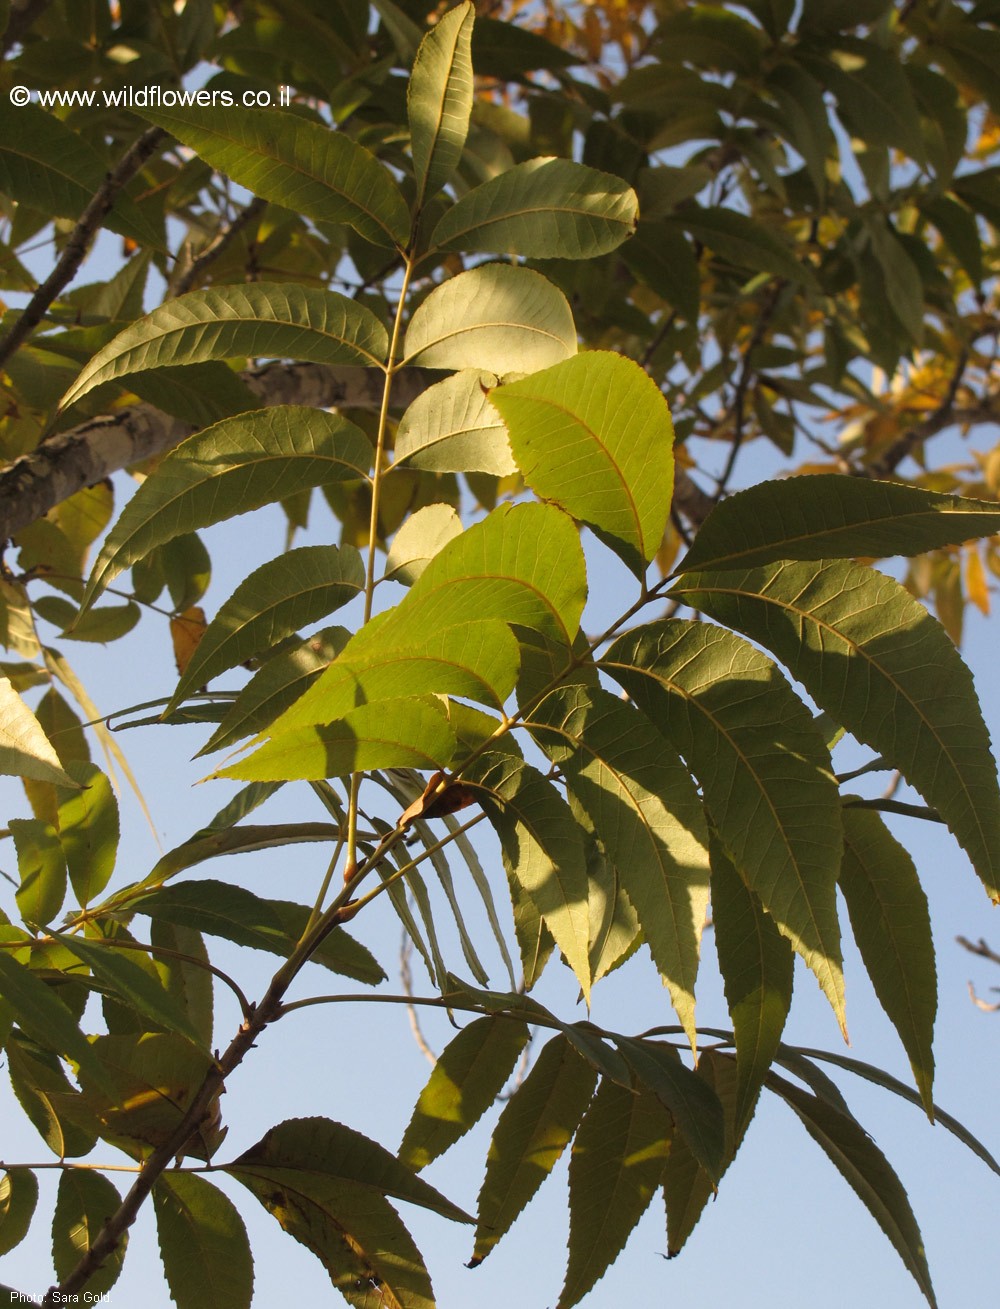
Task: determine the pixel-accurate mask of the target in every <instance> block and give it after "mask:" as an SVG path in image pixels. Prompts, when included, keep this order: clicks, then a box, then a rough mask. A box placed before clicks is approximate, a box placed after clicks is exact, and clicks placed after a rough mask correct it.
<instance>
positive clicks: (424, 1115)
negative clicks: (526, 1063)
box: [399, 1015, 528, 1170]
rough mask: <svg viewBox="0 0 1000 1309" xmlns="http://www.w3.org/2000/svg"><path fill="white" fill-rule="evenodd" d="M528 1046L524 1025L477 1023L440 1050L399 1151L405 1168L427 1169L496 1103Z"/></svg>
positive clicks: (506, 1021)
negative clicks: (522, 1052)
mask: <svg viewBox="0 0 1000 1309" xmlns="http://www.w3.org/2000/svg"><path fill="white" fill-rule="evenodd" d="M527 1040H528V1028H527V1026H526V1025H525V1024H524V1023H523V1022H516V1021H511V1020H510V1019H507V1018H503V1017H498V1016H496V1015H494V1016H492V1017H489V1018H477V1019H476V1020H475V1021H474V1022H472V1023H470V1024H469V1026H468V1027H466V1028H464V1029H463V1030H462V1031H461V1032H460V1033H459V1034H458V1036H456V1037H455V1038H454V1039H453V1040H452V1041H450V1042H449V1043H448V1045H447V1046H446V1047H445V1049H444V1050H442V1052H441V1054H440V1056H439V1058H438V1061H437V1063H436V1064H435V1065H434V1071H433V1072H432V1073H431V1075H430V1079H429V1080H428V1082H427V1085H426V1086H425V1087H424V1089H423V1090H422V1091H421V1092H420V1098H419V1100H418V1101H417V1104H416V1108H415V1109H414V1110H413V1116H412V1117H411V1119H410V1121H409V1124H408V1125H407V1128H406V1131H405V1132H404V1133H403V1140H402V1142H401V1144H400V1147H399V1159H400V1162H401V1163H404V1164H406V1166H407V1167H409V1168H412V1169H414V1170H419V1169H421V1168H426V1167H427V1165H428V1164H429V1163H431V1161H432V1160H434V1159H436V1158H437V1157H438V1156H439V1155H442V1154H444V1152H445V1151H446V1150H448V1149H450V1148H451V1147H452V1146H453V1145H454V1144H455V1142H456V1141H457V1140H459V1139H460V1138H461V1137H463V1136H464V1135H465V1133H466V1132H468V1131H469V1130H470V1129H471V1128H472V1127H474V1126H475V1124H476V1123H477V1122H478V1121H479V1119H480V1118H481V1117H482V1116H483V1114H484V1113H485V1112H486V1111H487V1109H489V1108H490V1107H491V1106H492V1105H493V1104H494V1102H495V1101H496V1098H497V1096H498V1095H499V1094H500V1092H501V1091H502V1090H503V1088H504V1083H505V1082H506V1081H507V1079H508V1077H509V1076H510V1075H511V1073H512V1072H513V1070H514V1065H515V1064H516V1063H517V1060H518V1058H519V1056H520V1054H521V1051H522V1050H523V1049H524V1047H525V1045H526V1044H527Z"/></svg>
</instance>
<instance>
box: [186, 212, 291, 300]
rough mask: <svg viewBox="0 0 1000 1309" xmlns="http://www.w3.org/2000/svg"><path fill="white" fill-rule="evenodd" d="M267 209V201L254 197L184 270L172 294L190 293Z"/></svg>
mask: <svg viewBox="0 0 1000 1309" xmlns="http://www.w3.org/2000/svg"><path fill="white" fill-rule="evenodd" d="M266 208H267V201H266V200H262V199H261V198H260V196H259V195H258V196H254V198H253V199H252V200H251V201H250V203H249V204H248V205H247V206H246V208H244V209H241V210H240V212H239V213H238V214H237V215H236V217H235V218H234V219H233V221H232V222H231V223H230V224H229V226H228V227H224V228H223V229H222V231H221V232H217V233H216V235H215V236H214V237H212V239H211V241H209V243H208V244H207V245H206V246H205V248H204V249H203V250H202V251H200V252H199V253H198V254H197V255H196V256H195V258H194V259H193V260H192V261H191V263H190V264H189V265H188V267H187V268H186V269H185V270H184V272H183V273H182V274H181V276H180V277H178V279H177V281H176V282H174V284H173V286H172V287H171V288H170V294H171V295H174V296H178V295H183V294H184V292H185V291H190V290H191V288H192V287H193V286H194V285H195V283H196V282H198V281H199V279H200V278H201V275H202V273H203V272H204V271H205V269H206V268H208V267H210V266H211V265H212V264H214V263H215V261H216V259H218V258H219V256H220V255H221V254H223V253H224V252H225V251H226V250H227V249H228V248H229V246H230V244H231V243H232V241H233V240H234V239H235V237H237V236H239V234H240V232H242V231H243V229H244V228H245V227H248V226H249V225H250V224H251V223H252V222H253V221H254V219H255V218H258V217H259V216H260V215H261V214H262V213H263V212H264V210H265V209H266Z"/></svg>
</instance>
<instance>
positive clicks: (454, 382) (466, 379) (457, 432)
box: [395, 368, 517, 529]
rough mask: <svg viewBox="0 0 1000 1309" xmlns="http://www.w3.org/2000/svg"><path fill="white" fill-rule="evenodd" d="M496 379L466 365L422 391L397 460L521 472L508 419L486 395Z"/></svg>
mask: <svg viewBox="0 0 1000 1309" xmlns="http://www.w3.org/2000/svg"><path fill="white" fill-rule="evenodd" d="M496 380H497V379H496V377H495V375H494V374H493V373H483V372H480V371H479V370H478V369H475V368H466V369H462V371H461V372H458V373H456V374H455V375H454V376H453V377H447V378H445V380H444V381H443V382H437V383H436V384H435V385H434V386H431V387H428V388H427V390H426V391H424V392H423V393H422V394H421V395H418V396H417V398H416V400H414V401H413V403H412V404H411V405H410V407H409V409H407V411H406V413H405V414H404V415H403V417H402V419H401V420H400V423H399V427H398V429H397V431H396V443H395V452H396V462H397V463H402V462H403V461H405V462H406V463H407V464H408V465H410V466H411V467H413V468H426V469H429V470H430V471H432V472H437V473H442V472H457V473H477V472H478V473H492V474H493V475H494V476H496V477H507V476H508V475H509V474H511V473H514V472H516V471H517V464H516V463H515V462H514V460H513V457H512V456H511V453H510V444H509V442H508V440H507V433H506V431H505V429H504V425H503V422H502V421H501V420H500V419H499V418H498V417H497V415H496V411H495V410H494V409H493V407H492V406H491V404H490V401H489V399H488V398H487V392H488V390H489V388H490V387H491V386H495V385H496ZM430 508H438V506H428V509H430ZM428 509H423V510H421V511H420V512H421V513H425V514H426V513H427V511H428ZM404 529H405V524H404Z"/></svg>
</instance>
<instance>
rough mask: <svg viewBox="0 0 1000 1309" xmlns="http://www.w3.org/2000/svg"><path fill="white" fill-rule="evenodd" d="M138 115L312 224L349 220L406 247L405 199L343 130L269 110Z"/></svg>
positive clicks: (370, 236) (366, 233)
mask: <svg viewBox="0 0 1000 1309" xmlns="http://www.w3.org/2000/svg"><path fill="white" fill-rule="evenodd" d="M140 112H141V113H142V116H143V117H144V118H148V119H149V121H150V122H151V123H155V124H156V125H157V127H163V128H165V129H166V130H167V131H168V132H170V134H171V135H172V136H175V137H176V138H177V140H178V141H183V143H184V144H185V145H188V146H190V147H191V149H192V150H194V151H195V153H196V154H198V155H200V157H201V158H202V159H204V160H205V161H206V162H207V163H209V164H211V165H212V167H213V168H217V169H218V170H219V172H221V173H225V174H226V176H227V177H231V178H232V180H233V181H234V182H238V183H239V185H240V186H245V187H246V188H247V190H248V191H252V192H253V193H254V195H259V196H262V197H263V198H264V199H265V200H270V201H272V202H273V203H274V204H279V205H282V206H283V207H284V208H285V209H290V210H291V211H292V212H293V213H296V214H305V215H306V216H307V217H308V218H313V219H315V220H316V221H317V222H323V223H347V224H349V225H350V226H351V227H353V228H355V230H356V231H358V232H359V233H360V234H361V235H362V236H363V237H365V238H366V239H367V240H369V241H373V242H375V244H376V245H382V246H386V245H388V246H393V245H395V246H403V245H405V244H406V240H407V235H408V233H409V218H408V215H407V212H406V203H405V201H404V200H403V197H402V195H401V193H400V191H399V188H398V187H397V186H396V183H395V181H394V180H393V177H392V174H391V173H390V172H389V170H388V169H387V168H385V167H384V166H383V165H382V164H380V163H379V161H378V160H377V159H376V158H375V156H374V155H372V154H370V153H369V152H368V151H367V150H366V149H365V148H364V147H363V146H360V145H358V143H357V142H356V141H352V140H351V138H350V137H349V136H347V135H345V134H344V133H342V132H335V131H331V130H330V129H329V128H327V127H324V126H322V125H321V124H320V123H315V122H310V121H309V120H308V119H306V118H303V117H302V116H301V115H300V114H291V113H282V112H281V110H280V109H275V108H274V107H271V108H269V109H248V108H244V107H242V106H233V107H232V108H226V107H223V106H219V105H213V106H212V107H211V108H204V109H201V108H197V107H194V106H191V107H179V108H171V109H144V110H141V111H140Z"/></svg>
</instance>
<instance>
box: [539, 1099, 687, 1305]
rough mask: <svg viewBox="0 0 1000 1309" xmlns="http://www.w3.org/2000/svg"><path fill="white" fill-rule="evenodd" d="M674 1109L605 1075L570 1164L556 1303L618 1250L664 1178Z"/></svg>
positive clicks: (572, 1298) (578, 1290)
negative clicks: (562, 1271)
mask: <svg viewBox="0 0 1000 1309" xmlns="http://www.w3.org/2000/svg"><path fill="white" fill-rule="evenodd" d="M672 1130H673V1129H672V1123H671V1119H670V1114H669V1113H668V1112H667V1110H666V1109H665V1108H664V1107H663V1105H662V1104H661V1103H660V1102H659V1100H658V1099H657V1098H656V1096H654V1095H650V1094H649V1093H648V1092H647V1093H646V1094H637V1093H636V1092H635V1091H630V1090H627V1089H626V1088H625V1087H622V1086H618V1085H617V1084H616V1083H614V1082H608V1081H604V1082H602V1083H601V1085H600V1087H599V1088H598V1091H597V1094H596V1096H595V1097H594V1100H593V1103H592V1104H591V1105H590V1108H589V1109H588V1110H587V1112H586V1113H585V1114H584V1116H583V1120H582V1121H581V1123H580V1127H579V1129H578V1131H577V1133H576V1139H575V1140H574V1142H573V1153H572V1156H571V1158H570V1164H569V1223H570V1226H569V1266H568V1268H567V1270H566V1281H565V1283H564V1285H563V1289H562V1293H561V1295H560V1297H559V1305H558V1309H570V1306H571V1305H575V1304H576V1303H577V1302H578V1301H579V1300H581V1299H582V1298H583V1296H585V1295H586V1294H587V1292H588V1291H589V1290H590V1289H591V1287H592V1286H593V1285H594V1284H595V1282H597V1281H599V1279H600V1278H601V1277H603V1276H604V1274H605V1272H606V1271H607V1269H608V1268H609V1267H610V1265H611V1264H612V1263H613V1262H614V1261H615V1259H616V1258H617V1257H618V1255H619V1254H620V1252H621V1249H622V1246H623V1245H624V1244H625V1242H626V1240H627V1239H628V1237H629V1235H630V1233H631V1231H632V1229H633V1227H635V1225H636V1223H638V1221H639V1219H640V1218H641V1217H642V1215H643V1214H644V1213H645V1211H646V1208H647V1207H648V1205H649V1202H650V1200H652V1198H653V1194H654V1192H655V1191H656V1189H657V1187H658V1186H659V1183H660V1178H661V1176H662V1174H663V1166H664V1163H665V1162H666V1158H667V1154H668V1153H669V1150H670V1137H671V1134H672Z"/></svg>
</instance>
